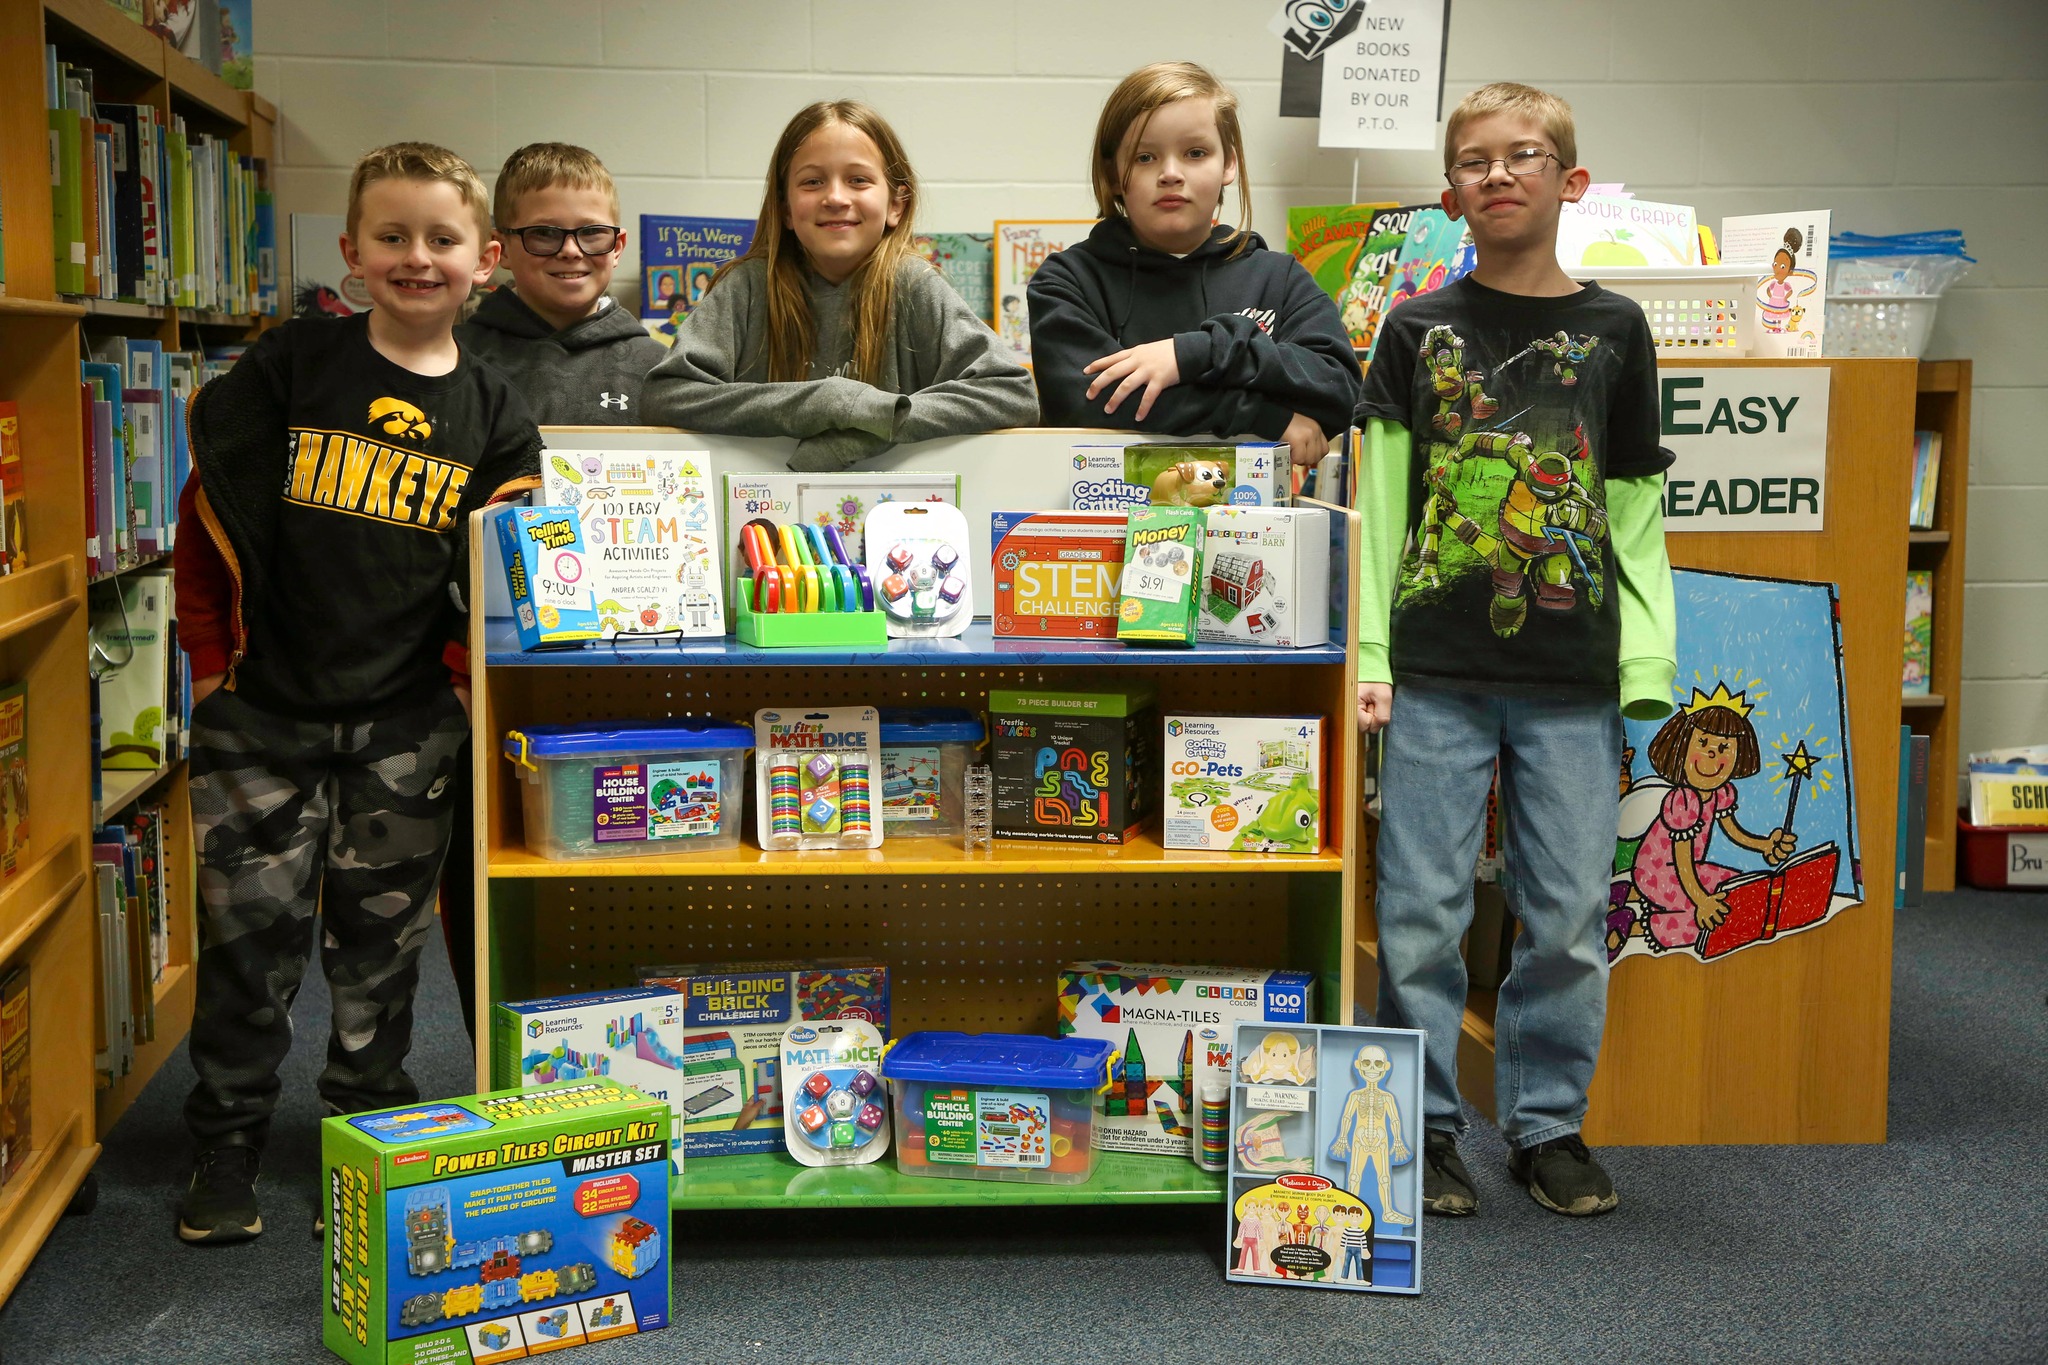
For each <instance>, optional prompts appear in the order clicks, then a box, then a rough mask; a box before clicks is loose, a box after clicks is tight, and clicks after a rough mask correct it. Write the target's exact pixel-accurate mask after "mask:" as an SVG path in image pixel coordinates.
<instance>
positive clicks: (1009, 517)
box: [989, 512, 1125, 640]
mask: <svg viewBox="0 0 2048 1365" xmlns="http://www.w3.org/2000/svg"><path fill="white" fill-rule="evenodd" d="M1124 520H1125V514H1124V513H1122V512H997V513H995V514H994V517H993V519H992V521H991V532H992V533H991V535H990V537H989V543H990V545H991V546H992V547H993V548H992V551H991V555H992V557H991V561H990V569H991V573H992V577H993V580H994V584H995V601H994V603H993V604H992V605H991V607H990V609H989V624H990V629H991V630H992V632H993V633H994V634H996V635H999V636H1016V637H1021V638H1026V639H1042V638H1047V637H1051V638H1056V639H1070V640H1114V639H1115V638H1116V603H1117V591H1118V583H1119V582H1120V580H1121V579H1122V577H1123V569H1124Z"/></svg>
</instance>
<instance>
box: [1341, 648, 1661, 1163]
mask: <svg viewBox="0 0 2048 1365" xmlns="http://www.w3.org/2000/svg"><path fill="white" fill-rule="evenodd" d="M1496 759H1498V760H1499V763H1500V778H1501V807H1502V811H1503V815H1504V824H1505V836H1506V837H1505V839H1504V840H1503V848H1502V853H1503V854H1504V856H1505V858H1506V861H1507V879H1506V885H1507V890H1508V895H1509V908H1510V909H1511V910H1512V911H1513V912H1514V915H1515V918H1516V919H1517V920H1519V921H1520V922H1521V926H1522V932H1521V933H1520V934H1519V935H1518V936H1517V937H1516V939H1515V946H1514V953H1513V956H1512V959H1511V963H1510V967H1509V971H1508V975H1507V979H1506V980H1505V981H1504V982H1503V983H1502V984H1501V988H1500V1004H1499V1008H1498V1010H1497V1011H1496V1013H1495V1016H1494V1034H1495V1044H1496V1048H1495V1053H1494V1100H1495V1105H1496V1110H1497V1113H1498V1114H1499V1118H1500V1128H1501V1132H1502V1133H1503V1134H1505V1135H1506V1137H1507V1139H1508V1142H1509V1143H1510V1145H1512V1146H1515V1147H1531V1146H1534V1145H1535V1144H1536V1143H1539V1142H1545V1141H1548V1140H1549V1139H1551V1138H1557V1137H1563V1136H1565V1135H1567V1134H1570V1133H1576V1132H1578V1131H1579V1124H1580V1123H1581V1122H1582V1121H1583V1120H1584V1118H1585V1116H1586V1087H1587V1086H1588V1085H1589V1084H1591V1082H1592V1079H1593V1064H1594V1062H1595V1061H1597V1060H1598V1059H1599V1056H1600V1034H1601V1030H1602V1028H1603V1027H1604V1026H1605V1024H1606V1021H1607V951H1606V948H1605V946H1604V939H1603V935H1604V932H1605V928H1606V913H1607V888H1608V882H1609V879H1610V875H1611V873H1612V872H1613V869H1614V829H1615V819H1616V806H1617V804H1618V800H1619V774H1620V771H1621V713H1620V710H1619V707H1618V704H1617V703H1616V702H1614V701H1611V700H1609V701H1597V702H1580V701H1571V702H1562V701H1543V700H1538V699H1533V698H1525V697H1508V696H1493V695H1489V694H1485V693H1479V692H1459V691H1453V690H1450V689H1446V688H1435V687H1412V686H1411V687H1402V688H1398V689H1396V692H1395V696H1394V710H1393V717H1392V720H1391V721H1390V722H1389V724H1388V726H1387V730H1386V749H1385V753H1384V756H1383V760H1382V763H1381V767H1380V788H1381V793H1382V801H1383V805H1384V808H1385V809H1384V814H1383V815H1382V817H1381V820H1380V837H1379V849H1378V865H1379V889H1378V898H1377V909H1378V918H1379V934H1380V944H1379V947H1380V960H1379V968H1380V991H1379V1007H1378V1010H1377V1012H1376V1016H1375V1017H1376V1019H1377V1021H1378V1022H1379V1023H1380V1024H1381V1025H1382V1026H1384V1027H1390V1028H1419V1029H1424V1030H1426V1031H1427V1032H1428V1035H1429V1039H1428V1046H1427V1048H1426V1053H1427V1055H1426V1058H1425V1064H1424V1067H1423V1108H1424V1111H1425V1114H1424V1122H1425V1123H1426V1125H1427V1126H1428V1127H1430V1128H1434V1129H1437V1130H1439V1131H1444V1132H1462V1131H1464V1128H1465V1121H1464V1117H1463V1110H1462V1109H1461V1107H1460V1105H1459V1101H1458V1037H1459V1030H1460V1026H1461V1024H1462V1022H1463V1019H1464V1010H1465V988H1466V980H1465V961H1464V958H1463V957H1461V956H1460V955H1459V952H1458V940H1459V938H1460V937H1461V936H1462V935H1463V934H1464V932H1465V930H1466V929H1467V928H1468V927H1469V926H1470V925H1471V923H1472V871H1473V865H1474V864H1475V863H1476V862H1477V860H1478V857H1479V850H1480V836H1481V834H1482V832H1483V831H1482V826H1483V825H1484V822H1485V818H1486V792H1487V788H1488V786H1489V784H1490V783H1491V782H1492V779H1493V772H1494V762H1495V760H1496Z"/></svg>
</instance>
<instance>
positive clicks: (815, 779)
mask: <svg viewBox="0 0 2048 1365" xmlns="http://www.w3.org/2000/svg"><path fill="white" fill-rule="evenodd" d="M881 736H882V722H881V715H880V713H879V712H877V711H876V710H875V708H874V707H872V706H839V707H826V708H822V709H820V710H815V711H783V710H767V711H757V712H755V713H754V775H755V802H754V808H755V810H756V811H757V812H758V813H759V822H760V828H759V833H760V837H761V847H762V848H765V849H771V850H782V849H802V848H875V847H877V846H879V845H880V844H881V842H882V822H881V820H880V818H879V814H878V812H877V811H876V810H875V803H874V780H875V774H876V773H877V772H879V771H880V769H881V762H880V760H881V744H882V739H881Z"/></svg>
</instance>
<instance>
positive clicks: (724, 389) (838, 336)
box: [645, 259, 1038, 472]
mask: <svg viewBox="0 0 2048 1365" xmlns="http://www.w3.org/2000/svg"><path fill="white" fill-rule="evenodd" d="M767 279H768V266H767V263H766V262H765V261H761V260H751V261H743V262H742V263H740V264H739V265H738V266H735V267H734V268H733V269H732V271H731V272H730V273H728V274H727V275H726V276H725V278H724V279H722V280H720V281H719V282H718V286H717V288H715V289H713V290H711V291H710V292H709V293H708V294H706V295H705V296H704V300H703V302H701V303H699V304H698V305H697V306H696V307H695V308H693V309H691V310H690V314H689V316H688V317H686V318H684V319H683V323H682V326H681V327H680V328H679V329H678V330H677V332H676V344H675V348H674V349H673V350H671V351H670V352H669V355H668V358H667V359H666V360H663V361H662V362H661V364H659V365H657V366H655V367H654V371H653V373H651V374H649V375H648V376H647V394H646V407H647V416H646V419H645V420H647V421H649V422H656V423H660V424H662V425H665V426H677V427H682V428H684V429H685V430H689V431H703V432H712V433H717V434H720V435H726V436H794V437H796V438H797V447H796V454H795V455H794V456H793V457H792V458H791V460H790V462H789V467H790V468H791V469H795V470H800V471H803V472H817V471H823V470H834V469H845V468H847V467H848V466H849V465H853V464H856V463H858V462H859V461H861V460H865V459H869V458H871V457H873V456H876V455H879V454H881V453H882V452H883V451H885V450H887V449H888V448H889V447H890V446H892V445H896V444H898V443H900V442H906V441H928V440H930V439H932V438H933V437H935V436H965V435H969V434H972V433H974V432H979V431H993V430H995V429H997V428H999V427H1019V426H1032V425H1035V424H1036V423H1037V421H1038V391H1037V390H1036V389H1035V388H1034V387H1033V386H1032V383H1031V375H1030V374H1029V373H1028V372H1027V371H1026V370H1024V368H1023V367H1021V366H1019V365H1017V364H1016V363H1014V362H1013V361H1010V360H1007V359H1005V358H1004V357H1003V356H1002V355H1001V354H1000V352H999V350H998V345H999V343H998V342H997V339H996V334H995V333H994V332H992V331H990V330H989V327H988V324H987V323H985V322H983V321H982V320H981V319H980V318H978V317H976V316H975V315H974V314H973V312H971V311H970V310H969V309H968V307H967V304H966V302H965V301H964V300H962V299H961V297H960V296H959V295H958V294H956V293H954V292H953V287H952V286H951V285H949V284H947V283H946V281H945V279H944V278H943V277H941V276H940V275H939V273H938V272H937V271H936V270H933V269H932V268H931V267H930V266H929V265H927V264H926V263H925V262H923V261H921V260H914V259H913V260H906V261H905V262H903V266H902V273H901V274H900V275H898V277H897V280H896V307H895V317H894V318H893V319H892V320H891V327H890V337H889V345H888V347H887V348H886V349H885V350H884V352H883V367H882V375H881V382H880V383H879V384H864V383H862V382H861V381H860V380H858V379H851V378H848V377H847V376H846V371H848V370H849V369H851V368H852V365H853V335H852V332H851V329H850V327H849V325H848V319H847V300H848V291H847V289H846V288H845V286H843V285H836V284H830V283H827V282H826V281H825V280H824V279H823V278H822V277H821V276H819V275H816V274H812V275H810V276H809V278H808V280H807V281H806V283H807V287H808V289H809V292H810V301H811V315H812V317H814V318H815V319H816V320H817V327H818V333H817V336H818V339H817V347H816V350H815V352H814V353H813V354H812V356H811V376H810V378H809V379H808V380H804V381H800V382H794V383H782V384H777V383H770V382H768V359H767V340H766V338H767V332H768V322H767V318H768V303H767Z"/></svg>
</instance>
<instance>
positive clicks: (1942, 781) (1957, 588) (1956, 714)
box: [1902, 360, 1971, 891]
mask: <svg viewBox="0 0 2048 1365" xmlns="http://www.w3.org/2000/svg"><path fill="white" fill-rule="evenodd" d="M1970 368H1971V366H1970V362H1969V361H1967V360H1923V361H1921V362H1920V375H1919V380H1920V382H1919V392H1918V394H1917V396H1916V399H1915V403H1914V411H1913V428H1914V430H1916V431H1938V432H1940V433H1941V475H1940V481H1939V483H1937V484H1936V486H1935V491H1934V529H1933V530H1931V531H1914V532H1912V533H1911V534H1910V535H1909V536H1907V538H1906V539H1907V546H1906V562H1907V563H1908V564H1909V565H1910V566H1911V567H1913V568H1916V569H1929V570H1932V571H1933V574H1934V656H1933V666H1932V667H1931V668H1930V669H1929V670H1928V680H1929V682H1930V684H1931V686H1930V687H1929V689H1928V690H1929V692H1930V693H1931V695H1929V696H1924V697H1905V698H1902V702H1903V705H1904V709H1905V723H1906V724H1908V725H1910V726H1912V727H1913V732H1914V733H1915V734H1920V735H1926V736H1928V738H1929V740H1930V741H1931V742H1930V743H1929V744H1928V746H1927V849H1926V855H1927V860H1926V873H1925V877H1924V885H1925V887H1926V889H1927V890H1929V891H1953V890H1955V889H1956V820H1955V815H1956V807H1957V804H1958V798H1957V794H1956V783H1957V774H1958V773H1959V772H1960V771H1961V768H1962V764H1961V762H1960V758H1959V755H1958V749H1959V748H1960V746H1961V742H1962V739H1961V737H1962V728H1963V565H1964V563H1965V557H1964V549H1965V548H1966V547H1965V545H1964V542H1965V540H1966V539H1967V538H1968V531H1969V520H1970V518H1969V511H1970Z"/></svg>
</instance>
